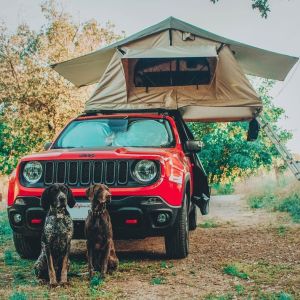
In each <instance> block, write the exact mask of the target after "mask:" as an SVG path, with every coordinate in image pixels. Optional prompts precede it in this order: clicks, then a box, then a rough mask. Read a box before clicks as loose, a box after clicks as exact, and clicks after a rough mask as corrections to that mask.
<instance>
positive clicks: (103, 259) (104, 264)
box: [100, 242, 111, 278]
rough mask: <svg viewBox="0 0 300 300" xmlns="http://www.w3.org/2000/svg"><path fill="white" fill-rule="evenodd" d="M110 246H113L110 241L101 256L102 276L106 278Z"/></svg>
mask: <svg viewBox="0 0 300 300" xmlns="http://www.w3.org/2000/svg"><path fill="white" fill-rule="evenodd" d="M110 248H111V244H110V242H108V243H107V246H106V247H105V250H104V252H103V255H102V257H101V265H100V271H101V276H102V278H104V277H105V275H106V273H107V267H108V259H109V253H110Z"/></svg>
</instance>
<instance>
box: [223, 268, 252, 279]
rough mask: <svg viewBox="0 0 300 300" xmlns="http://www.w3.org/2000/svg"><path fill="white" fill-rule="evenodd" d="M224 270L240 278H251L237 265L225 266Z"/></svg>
mask: <svg viewBox="0 0 300 300" xmlns="http://www.w3.org/2000/svg"><path fill="white" fill-rule="evenodd" d="M223 272H224V273H225V274H227V275H231V276H234V277H238V278H241V279H248V278H249V276H248V274H246V273H244V272H240V271H239V270H238V268H237V267H236V266H235V265H227V266H225V267H224V269H223Z"/></svg>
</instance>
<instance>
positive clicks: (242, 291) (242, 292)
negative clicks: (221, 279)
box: [234, 284, 245, 295]
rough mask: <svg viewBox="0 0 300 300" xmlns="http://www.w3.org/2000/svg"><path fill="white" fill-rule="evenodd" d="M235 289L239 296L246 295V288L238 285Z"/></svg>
mask: <svg viewBox="0 0 300 300" xmlns="http://www.w3.org/2000/svg"><path fill="white" fill-rule="evenodd" d="M234 289H235V291H236V292H237V294H238V295H243V294H244V293H245V287H244V286H243V285H241V284H237V285H236V286H235V287H234Z"/></svg>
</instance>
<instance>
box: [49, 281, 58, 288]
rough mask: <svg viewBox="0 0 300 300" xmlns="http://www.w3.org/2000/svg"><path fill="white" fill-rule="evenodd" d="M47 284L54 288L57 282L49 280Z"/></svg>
mask: <svg viewBox="0 0 300 300" xmlns="http://www.w3.org/2000/svg"><path fill="white" fill-rule="evenodd" d="M49 286H50V288H56V287H58V283H57V282H50V283H49Z"/></svg>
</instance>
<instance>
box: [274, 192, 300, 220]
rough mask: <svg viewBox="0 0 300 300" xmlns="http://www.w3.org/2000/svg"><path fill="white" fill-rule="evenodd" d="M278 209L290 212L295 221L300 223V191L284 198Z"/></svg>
mask: <svg viewBox="0 0 300 300" xmlns="http://www.w3.org/2000/svg"><path fill="white" fill-rule="evenodd" d="M276 209H277V210H279V211H284V212H288V213H289V214H290V215H291V217H292V219H293V221H294V222H297V223H300V195H299V194H298V193H293V194H292V195H289V196H287V197H286V198H284V199H283V200H282V202H281V203H280V204H279V205H278V206H277V207H276Z"/></svg>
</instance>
